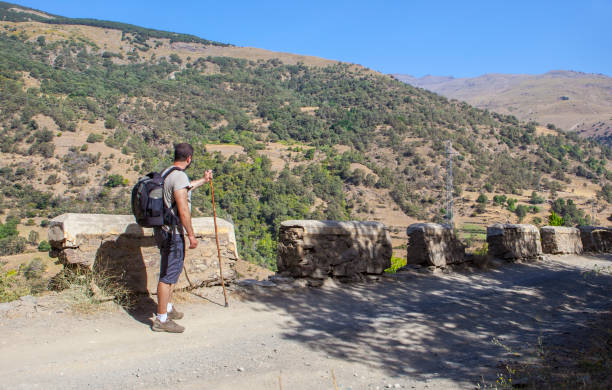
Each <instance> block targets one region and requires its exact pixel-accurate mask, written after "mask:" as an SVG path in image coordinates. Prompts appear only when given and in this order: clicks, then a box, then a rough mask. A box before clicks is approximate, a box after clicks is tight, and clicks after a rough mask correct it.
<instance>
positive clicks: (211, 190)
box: [210, 179, 229, 307]
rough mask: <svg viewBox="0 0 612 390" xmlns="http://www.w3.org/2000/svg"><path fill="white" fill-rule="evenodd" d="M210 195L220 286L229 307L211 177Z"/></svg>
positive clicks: (226, 305)
mask: <svg viewBox="0 0 612 390" xmlns="http://www.w3.org/2000/svg"><path fill="white" fill-rule="evenodd" d="M210 197H211V199H212V205H213V219H214V221H215V239H216V240H217V254H218V255H219V276H220V277H221V286H222V287H223V298H225V307H229V303H228V302H227V292H226V291H225V282H224V281H223V267H222V266H221V247H220V246H219V233H218V232H217V212H216V211H215V190H214V188H213V182H212V179H210Z"/></svg>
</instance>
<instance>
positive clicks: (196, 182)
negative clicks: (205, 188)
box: [190, 169, 212, 190]
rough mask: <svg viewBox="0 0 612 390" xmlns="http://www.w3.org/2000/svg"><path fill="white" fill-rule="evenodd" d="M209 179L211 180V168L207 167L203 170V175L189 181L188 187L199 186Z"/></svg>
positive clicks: (194, 187) (193, 188)
mask: <svg viewBox="0 0 612 390" xmlns="http://www.w3.org/2000/svg"><path fill="white" fill-rule="evenodd" d="M211 180H212V170H210V169H209V170H208V171H206V172H204V177H202V178H201V179H198V180H194V181H192V182H191V188H190V189H191V190H195V189H196V188H198V187H201V186H202V185H204V184H206V183H208V182H209V181H211Z"/></svg>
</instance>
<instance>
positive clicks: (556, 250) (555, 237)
mask: <svg viewBox="0 0 612 390" xmlns="http://www.w3.org/2000/svg"><path fill="white" fill-rule="evenodd" d="M540 236H541V237H542V252H544V253H550V254H553V255H558V254H571V253H582V240H581V239H580V230H578V229H576V228H573V227H565V226H544V227H542V228H541V229H540Z"/></svg>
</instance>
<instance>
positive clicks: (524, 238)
mask: <svg viewBox="0 0 612 390" xmlns="http://www.w3.org/2000/svg"><path fill="white" fill-rule="evenodd" d="M487 243H488V244H489V255H491V256H494V257H498V258H500V259H506V260H521V259H536V258H538V257H539V256H541V255H542V245H541V243H540V230H539V229H538V228H537V227H535V226H533V225H524V224H501V223H498V224H495V225H491V226H487Z"/></svg>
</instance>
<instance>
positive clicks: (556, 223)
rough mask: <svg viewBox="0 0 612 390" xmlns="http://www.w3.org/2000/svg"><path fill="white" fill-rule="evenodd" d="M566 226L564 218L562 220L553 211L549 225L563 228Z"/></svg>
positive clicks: (549, 217) (549, 218)
mask: <svg viewBox="0 0 612 390" xmlns="http://www.w3.org/2000/svg"><path fill="white" fill-rule="evenodd" d="M564 224H565V222H564V221H563V218H561V216H560V215H558V214H557V213H555V212H554V211H551V213H550V215H549V216H548V225H550V226H563V225H564Z"/></svg>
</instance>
